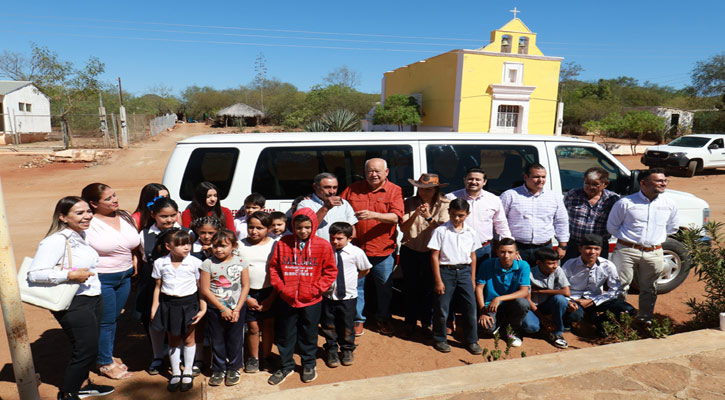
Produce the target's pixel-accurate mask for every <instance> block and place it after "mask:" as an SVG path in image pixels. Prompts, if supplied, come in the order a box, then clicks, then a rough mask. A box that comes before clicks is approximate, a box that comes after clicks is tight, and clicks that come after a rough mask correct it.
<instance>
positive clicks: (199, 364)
mask: <svg viewBox="0 0 725 400" xmlns="http://www.w3.org/2000/svg"><path fill="white" fill-rule="evenodd" d="M202 365H203V364H202V362H201V361H195V362H194V366H192V367H191V374H192V375H194V377H197V376H199V375H201V367H202Z"/></svg>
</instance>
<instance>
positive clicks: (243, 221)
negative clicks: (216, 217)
mask: <svg viewBox="0 0 725 400" xmlns="http://www.w3.org/2000/svg"><path fill="white" fill-rule="evenodd" d="M266 203H267V199H265V198H264V196H262V195H261V194H259V193H252V194H250V195H249V196H247V197H246V198H244V205H243V206H242V208H240V209H239V211H237V215H236V216H235V218H234V229H235V230H236V233H237V238H238V239H239V240H242V239H244V238H245V237H247V218H249V216H250V215H252V213H254V212H257V211H262V209H264V205H265V204H266Z"/></svg>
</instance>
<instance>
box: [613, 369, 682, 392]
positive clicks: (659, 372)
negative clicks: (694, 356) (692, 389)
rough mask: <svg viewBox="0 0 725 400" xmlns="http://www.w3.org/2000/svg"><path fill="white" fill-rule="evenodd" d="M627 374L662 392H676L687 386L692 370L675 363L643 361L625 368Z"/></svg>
mask: <svg viewBox="0 0 725 400" xmlns="http://www.w3.org/2000/svg"><path fill="white" fill-rule="evenodd" d="M625 375H627V376H629V377H631V378H632V379H634V380H635V381H638V382H640V383H643V384H645V385H647V386H649V387H651V388H653V389H656V390H658V391H660V392H665V393H669V394H675V393H677V392H679V391H680V390H682V389H684V388H685V387H687V384H688V382H689V381H690V370H689V369H688V368H687V367H684V366H682V365H680V364H674V363H666V362H663V363H642V364H636V365H633V366H631V367H629V368H627V369H626V370H625Z"/></svg>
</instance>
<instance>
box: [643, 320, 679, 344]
mask: <svg viewBox="0 0 725 400" xmlns="http://www.w3.org/2000/svg"><path fill="white" fill-rule="evenodd" d="M647 332H649V336H650V337H652V338H655V339H662V338H666V337H667V336H669V335H671V334H672V332H673V329H672V321H671V320H670V319H669V318H662V320H661V321H660V320H657V319H653V320H652V325H651V326H650V327H649V328H647Z"/></svg>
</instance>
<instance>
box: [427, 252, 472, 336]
mask: <svg viewBox="0 0 725 400" xmlns="http://www.w3.org/2000/svg"><path fill="white" fill-rule="evenodd" d="M440 273H441V281H443V285H445V287H446V289H445V292H443V294H441V295H438V296H436V298H435V302H434V305H433V340H435V341H436V342H447V341H448V340H447V335H446V320H447V319H448V311H449V308H450V305H451V300H453V299H454V298H455V301H456V305H457V306H458V310H456V311H459V312H460V313H461V318H460V319H459V322H460V323H462V325H463V335H464V336H465V340H466V343H465V344H471V343H478V330H477V328H476V322H477V321H476V320H477V319H476V295H475V294H474V291H473V280H472V279H471V267H470V266H467V267H465V268H461V269H450V268H445V267H441V268H440ZM454 296H455V297H454Z"/></svg>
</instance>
